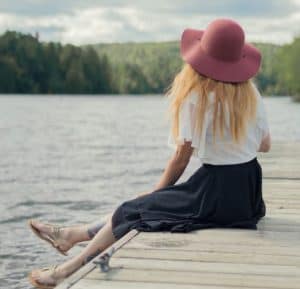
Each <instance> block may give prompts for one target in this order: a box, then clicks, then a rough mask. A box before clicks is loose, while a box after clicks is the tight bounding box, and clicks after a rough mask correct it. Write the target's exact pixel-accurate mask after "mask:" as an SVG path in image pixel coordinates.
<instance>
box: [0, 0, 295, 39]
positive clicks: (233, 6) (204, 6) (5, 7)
mask: <svg viewBox="0 0 300 289" xmlns="http://www.w3.org/2000/svg"><path fill="white" fill-rule="evenodd" d="M154 3H155V4H156V5H154ZM158 3H159V5H158ZM282 4H283V0H270V1H261V0H252V1H249V0H210V1H200V0H198V1H196V0H190V1H184V0H164V1H160V2H153V1H149V0H147V1H143V0H139V1H138V0H131V1H125V0H123V1H121V0H110V1H109V0H101V1H100V0H99V1H95V0H63V1H49V0H16V1H6V0H4V1H1V2H0V11H1V12H0V32H3V31H5V30H7V29H10V30H18V31H22V32H26V33H35V32H36V31H38V32H39V33H40V35H41V39H42V40H45V41H49V40H53V41H61V42H63V43H74V44H84V43H99V42H124V41H164V40H176V39H177V40H178V39H179V37H180V34H181V32H182V30H183V29H184V28H186V27H194V28H199V29H201V28H205V27H206V26H207V24H208V23H209V22H210V21H212V20H213V19H215V18H217V17H228V18H233V19H235V20H237V21H239V22H240V23H241V24H242V26H243V27H244V28H245V31H246V38H247V40H248V41H265V42H268V41H271V42H275V43H285V42H289V41H291V40H292V38H293V37H294V36H295V35H296V34H297V33H299V30H298V27H300V1H299V0H286V1H284V5H282Z"/></svg>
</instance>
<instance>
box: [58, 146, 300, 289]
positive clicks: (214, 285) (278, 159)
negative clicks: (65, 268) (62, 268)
mask: <svg viewBox="0 0 300 289" xmlns="http://www.w3.org/2000/svg"><path fill="white" fill-rule="evenodd" d="M259 161H260V163H261V164H262V167H263V177H264V180H263V196H264V200H265V202H266V207H267V214H266V217H264V218H263V219H262V220H261V221H260V223H259V224H258V230H245V229H205V230H199V231H193V232H190V233H188V234H182V233H165V232H163V233H142V232H141V233H138V232H137V231H135V230H134V231H131V232H129V233H128V234H127V235H126V236H124V237H123V238H122V239H120V240H119V241H118V242H116V243H115V244H114V245H113V246H112V247H110V248H108V249H107V250H106V251H105V252H103V253H102V254H101V255H99V256H98V257H96V258H95V259H94V260H92V261H91V262H90V263H88V264H87V265H86V266H84V267H83V268H81V269H80V270H79V271H77V272H76V273H74V274H73V275H72V276H70V277H69V278H67V279H66V280H65V281H64V282H63V283H61V284H60V285H59V286H57V287H56V288H59V289H65V288H72V289H129V288H130V289H140V288H143V289H153V288H155V289H168V288H172V289H204V288H205V289H229V288H230V289H232V288H245V289H246V288H247V289H251V288H260V289H266V288H277V289H289V288H290V289H292V288H293V289H299V288H300V142H298V143H276V144H274V145H273V147H272V151H271V152H270V153H268V154H260V155H259ZM112 248H114V251H115V252H114V254H113V256H112V258H111V260H110V263H109V265H110V266H111V269H110V270H109V271H107V272H101V271H100V267H99V266H97V265H96V264H94V263H93V261H95V260H99V259H100V260H103V256H104V255H105V253H111V252H112V251H111V250H112ZM101 256H102V257H101Z"/></svg>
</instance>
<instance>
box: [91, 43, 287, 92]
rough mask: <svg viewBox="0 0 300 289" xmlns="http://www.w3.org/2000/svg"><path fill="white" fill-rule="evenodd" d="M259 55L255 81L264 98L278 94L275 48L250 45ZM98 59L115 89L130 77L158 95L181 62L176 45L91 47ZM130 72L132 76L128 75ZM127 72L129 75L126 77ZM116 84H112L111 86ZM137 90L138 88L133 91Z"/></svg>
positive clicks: (121, 86)
mask: <svg viewBox="0 0 300 289" xmlns="http://www.w3.org/2000/svg"><path fill="white" fill-rule="evenodd" d="M254 45H255V46H256V47H258V48H259V49H260V50H261V51H262V54H263V63H262V69H261V73H260V74H259V76H258V77H257V79H256V81H257V83H258V85H259V87H260V89H261V90H262V92H263V93H264V94H280V93H282V91H281V90H280V87H278V85H277V83H276V75H275V73H274V69H273V63H274V55H275V54H276V53H277V51H278V49H279V48H280V46H279V45H274V44H269V43H254ZM89 46H91V47H93V48H94V49H95V50H96V52H97V53H98V55H100V56H102V55H104V54H106V55H107V57H108V59H109V60H110V63H111V64H112V68H113V74H115V77H113V78H115V79H116V78H118V81H119V85H120V87H119V89H120V90H122V91H124V90H125V91H126V90H127V89H129V90H130V89H132V88H133V87H128V85H129V83H130V82H131V80H132V79H130V78H132V77H137V78H140V81H141V82H142V83H143V85H142V86H143V87H144V91H145V92H147V91H151V92H153V93H161V92H162V91H163V90H164V89H165V88H166V87H167V86H168V85H169V84H170V82H171V81H172V79H173V77H174V75H175V73H176V72H178V71H179V69H180V67H181V65H182V60H181V58H180V55H179V42H177V41H176V42H175V41H172V42H146V43H135V42H129V43H112V44H95V45H89ZM131 70H134V72H130V71H131ZM126 71H127V72H129V73H126ZM122 72H124V73H122ZM114 83H116V82H114ZM136 88H137V89H138V90H139V89H140V87H136Z"/></svg>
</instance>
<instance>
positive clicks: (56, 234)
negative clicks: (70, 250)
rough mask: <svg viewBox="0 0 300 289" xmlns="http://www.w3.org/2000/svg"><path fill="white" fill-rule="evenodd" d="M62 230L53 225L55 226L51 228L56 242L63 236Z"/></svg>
mask: <svg viewBox="0 0 300 289" xmlns="http://www.w3.org/2000/svg"><path fill="white" fill-rule="evenodd" d="M61 229H62V227H60V226H56V225H53V226H52V227H51V232H52V234H53V237H54V238H55V239H56V240H57V239H59V238H60V236H61Z"/></svg>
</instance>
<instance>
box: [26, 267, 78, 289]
mask: <svg viewBox="0 0 300 289" xmlns="http://www.w3.org/2000/svg"><path fill="white" fill-rule="evenodd" d="M76 270H77V268H75V270H74V268H73V271H71V270H70V269H69V270H67V268H66V266H64V265H55V266H51V267H46V268H42V269H35V270H33V271H32V272H31V273H30V274H29V276H28V277H29V280H30V283H31V284H32V285H33V286H35V287H37V288H44V289H48V288H54V287H55V286H56V285H58V284H59V283H60V282H62V281H63V280H64V279H65V278H66V277H68V276H69V275H71V274H72V273H73V272H74V271H76Z"/></svg>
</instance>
